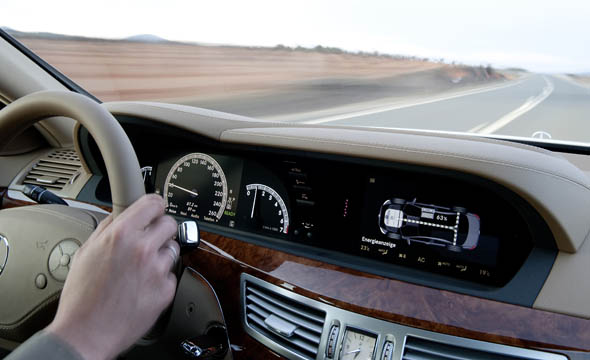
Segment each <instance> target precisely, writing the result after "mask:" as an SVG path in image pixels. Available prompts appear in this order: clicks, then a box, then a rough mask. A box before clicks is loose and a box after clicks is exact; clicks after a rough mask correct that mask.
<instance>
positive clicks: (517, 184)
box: [105, 102, 590, 252]
mask: <svg viewBox="0 0 590 360" xmlns="http://www.w3.org/2000/svg"><path fill="white" fill-rule="evenodd" d="M105 106H106V107H107V108H108V109H109V110H110V111H111V112H112V113H113V114H114V115H131V116H139V117H142V118H147V119H151V120H154V121H158V122H161V123H164V124H168V125H172V126H175V127H179V128H181V129H185V130H187V131H190V132H193V133H195V134H199V135H202V136H206V137H209V138H212V139H215V140H219V141H221V142H226V143H237V144H250V145H263V146H270V147H278V148H286V149H295V150H304V151H317V152H321V153H330V154H339V155H348V156H354V157H363V158H371V159H379V160H387V161H395V162H402V163H408V164H416V165H422V166H430V167H436V168H443V169H449V170H456V171H460V172H463V173H469V174H473V175H477V176H480V177H483V178H486V179H490V180H492V181H495V182H497V183H499V184H502V185H504V186H506V187H507V188H509V189H511V190H512V191H514V192H516V193H517V194H519V195H520V196H522V197H523V198H524V199H526V200H527V201H528V202H530V203H531V204H532V205H533V206H534V207H535V208H536V209H537V211H539V213H540V214H541V215H542V216H543V218H544V219H545V220H546V221H547V223H548V224H549V226H550V228H551V230H552V232H553V235H554V236H555V239H556V241H557V245H558V247H559V249H560V250H562V251H566V252H575V251H576V250H577V249H578V248H579V247H580V246H581V244H582V243H583V241H584V239H585V238H586V236H587V235H588V233H589V231H590V212H587V211H580V209H584V208H586V207H587V206H588V204H590V179H589V178H588V176H587V174H586V173H585V172H583V171H581V170H580V169H579V168H577V167H576V166H574V165H573V164H571V163H570V162H569V161H567V160H566V159H565V158H563V157H561V156H559V155H556V154H554V153H552V152H550V151H546V150H543V149H540V148H536V147H532V146H528V145H522V144H516V143H512V142H506V141H499V140H493V139H485V138H479V137H467V136H459V135H453V134H434V133H426V132H420V131H411V130H403V131H400V130H388V129H362V128H361V129H359V128H356V129H355V128H351V127H342V126H339V127H335V126H320V125H301V124H289V123H277V122H269V121H257V120H254V119H250V118H246V117H242V116H236V115H231V114H226V113H221V112H217V111H212V110H205V109H199V108H193V107H188V106H181V105H172V104H159V103H148V102H113V103H106V104H105ZM548 189H550V190H549V191H548Z"/></svg>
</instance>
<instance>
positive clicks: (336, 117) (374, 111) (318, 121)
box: [301, 76, 530, 124]
mask: <svg viewBox="0 0 590 360" xmlns="http://www.w3.org/2000/svg"><path fill="white" fill-rule="evenodd" d="M529 77H530V76H526V77H523V78H521V79H519V80H513V81H510V82H509V83H508V84H502V85H497V86H489V87H485V88H483V89H474V90H467V91H463V92H460V93H455V94H453V95H448V96H440V97H435V98H430V99H427V100H420V101H417V102H413V103H405V104H396V105H389V106H384V107H378V108H373V109H368V110H361V111H354V112H349V113H346V114H339V115H333V116H328V117H324V118H320V119H313V120H307V121H302V122H301V123H302V124H323V123H327V122H331V121H338V120H345V119H350V118H355V117H359V116H366V115H373V114H378V113H382V112H387V111H392V110H398V109H404V108H409V107H413V106H420V105H426V104H431V103H435V102H439V101H446V100H451V99H456V98H460V97H463V96H469V95H475V94H480V93H484V92H488V91H494V90H500V89H505V88H509V87H512V86H516V85H518V84H520V83H522V82H523V81H525V80H527V79H528V78H529Z"/></svg>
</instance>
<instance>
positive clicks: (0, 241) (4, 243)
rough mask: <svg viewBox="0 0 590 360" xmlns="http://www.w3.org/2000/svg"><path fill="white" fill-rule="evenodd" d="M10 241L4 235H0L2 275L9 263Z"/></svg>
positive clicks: (0, 273)
mask: <svg viewBox="0 0 590 360" xmlns="http://www.w3.org/2000/svg"><path fill="white" fill-rule="evenodd" d="M9 250H10V249H9V246H8V239H7V238H6V237H4V236H2V235H0V275H2V272H3V271H4V268H5V267H6V263H7V262H8V251H9Z"/></svg>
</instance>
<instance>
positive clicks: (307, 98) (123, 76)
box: [0, 0, 590, 143]
mask: <svg viewBox="0 0 590 360" xmlns="http://www.w3.org/2000/svg"><path fill="white" fill-rule="evenodd" d="M0 11H1V13H2V14H3V15H4V16H3V17H2V20H1V21H2V22H3V23H1V24H0V25H3V29H4V30H5V31H7V32H8V33H10V34H11V35H12V36H14V37H16V38H17V39H18V40H19V41H21V42H22V43H23V44H25V45H26V46H27V47H29V48H30V49H31V50H32V51H33V52H35V53H36V54H37V55H39V56H40V57H42V58H43V59H44V60H46V61H47V62H49V63H50V64H52V65H53V66H54V67H56V68H57V69H59V70H60V71H61V72H63V73H64V74H65V75H66V76H68V77H69V78H71V79H72V80H73V81H75V82H76V83H78V84H79V85H81V86H82V87H84V88H85V89H86V90H88V91H89V92H91V93H92V94H94V95H95V96H96V97H98V98H99V99H101V100H102V101H114V100H147V101H162V102H170V103H177V104H184V105H191V106H198V107H203V108H208V109H214V110H220V111H225V112H230V113H235V114H240V115H245V116H251V117H255V118H260V119H269V120H276V121H287V122H292V123H312V124H324V125H353V126H368V127H385V128H409V129H423V130H434V131H452V132H464V133H472V134H483V135H490V134H492V135H501V136H516V137H527V138H528V137H534V138H539V139H553V140H564V141H571V142H582V143H590V46H588V44H590V22H589V21H588V19H590V2H588V1H586V0H580V1H575V0H562V1H559V2H555V1H551V2H549V1H540V0H535V1H518V0H517V1H514V0H510V1H506V0H497V1H494V2H481V1H471V0H464V1H459V0H455V1H436V0H431V1H426V0H418V1H406V2H399V1H387V0H384V1H368V0H365V1H355V2H353V1H343V0H338V1H307V0H299V1H294V2H289V3H286V2H282V1H212V2H202V1H198V2H197V1H190V2H189V1H110V0H105V1H101V2H100V4H96V6H92V7H90V6H88V5H87V3H85V2H80V1H52V2H30V1H24V0H23V1H12V2H7V1H3V3H2V5H0Z"/></svg>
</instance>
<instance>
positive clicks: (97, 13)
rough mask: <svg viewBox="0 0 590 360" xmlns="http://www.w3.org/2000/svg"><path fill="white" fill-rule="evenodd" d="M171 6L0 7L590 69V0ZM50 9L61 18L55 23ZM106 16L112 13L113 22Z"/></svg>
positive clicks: (65, 30) (222, 37)
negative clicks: (489, 3) (588, 45)
mask: <svg viewBox="0 0 590 360" xmlns="http://www.w3.org/2000/svg"><path fill="white" fill-rule="evenodd" d="M109 5H110V6H109ZM161 5H162V4H161V3H159V2H156V1H138V0H132V1H127V2H124V3H119V2H114V1H112V0H111V1H109V0H105V2H104V3H103V4H101V6H99V7H95V8H93V9H92V10H93V11H92V12H88V11H87V9H85V7H84V5H83V4H79V3H78V2H75V1H74V0H58V1H56V2H52V3H51V4H47V3H44V2H43V3H35V5H33V6H35V7H36V10H38V11H35V12H33V13H31V12H30V7H31V6H32V4H31V2H30V1H25V0H23V1H20V2H13V3H3V4H1V5H0V10H1V11H2V13H3V14H5V15H6V17H5V20H4V21H5V22H6V23H5V24H3V25H4V26H6V27H8V28H12V29H15V30H16V29H18V30H17V31H23V32H48V33H55V34H63V35H67V36H81V37H89V38H101V39H111V40H117V39H124V38H127V37H130V36H134V35H141V34H153V35H155V36H158V37H161V38H163V39H167V40H169V41H177V42H187V43H198V44H210V45H229V46H249V47H275V46H277V45H284V46H287V47H291V48H296V47H298V46H301V47H304V48H314V47H315V46H318V45H321V46H324V47H334V48H339V49H342V50H345V51H347V52H351V53H356V52H364V53H373V52H375V51H377V52H379V53H380V54H387V55H392V56H405V57H416V58H420V59H422V58H428V59H432V60H434V61H438V60H439V59H444V62H445V63H447V64H451V63H453V62H457V63H460V64H464V65H472V66H480V65H483V66H486V65H488V64H490V65H492V66H493V67H495V68H525V69H527V70H529V71H533V72H542V73H577V74H585V73H590V48H588V47H584V46H580V44H584V43H590V35H589V34H590V24H589V23H588V22H587V19H588V18H590V3H588V2H584V1H582V0H563V1H561V2H560V3H559V4H558V5H559V6H557V5H556V4H554V3H552V2H550V1H548V0H537V1H532V0H526V1H517V2H514V1H510V0H498V1H497V2H496V3H495V4H494V6H492V7H490V6H484V5H478V4H474V3H472V2H471V1H468V0H450V1H449V2H445V3H444V4H440V3H439V2H437V1H434V0H416V1H414V2H412V3H401V4H396V3H390V2H388V1H387V0H373V1H365V2H363V3H358V2H354V1H336V0H328V1H324V2H321V3H316V2H313V1H311V0H301V1H298V2H297V3H284V4H283V3H282V4H275V3H274V2H273V1H271V0H253V2H252V3H248V4H242V3H241V2H231V1H219V2H215V3H206V4H194V3H185V2H182V1H178V0H170V1H169V2H167V3H166V5H165V6H164V7H161ZM27 9H29V11H26V10H27ZM59 9H67V12H60V11H56V10H59ZM113 9H116V11H114V10H113ZM87 13H88V15H89V16H85V15H86V14H87ZM23 14H26V15H27V16H23ZM47 14H51V19H52V20H54V21H50V22H48V21H47ZM72 14H76V15H77V16H76V17H72ZM80 14H82V15H80ZM131 15H132V16H133V21H132V22H130V21H129V17H130V16H131ZM334 15H337V16H334ZM105 18H106V19H110V20H111V21H109V23H108V26H105V25H104V24H105V22H104V19H105ZM6 19H10V21H6ZM228 24H230V25H228ZM269 29H272V31H269ZM195 34H198V36H196V35H195ZM584 39H586V40H584Z"/></svg>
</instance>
